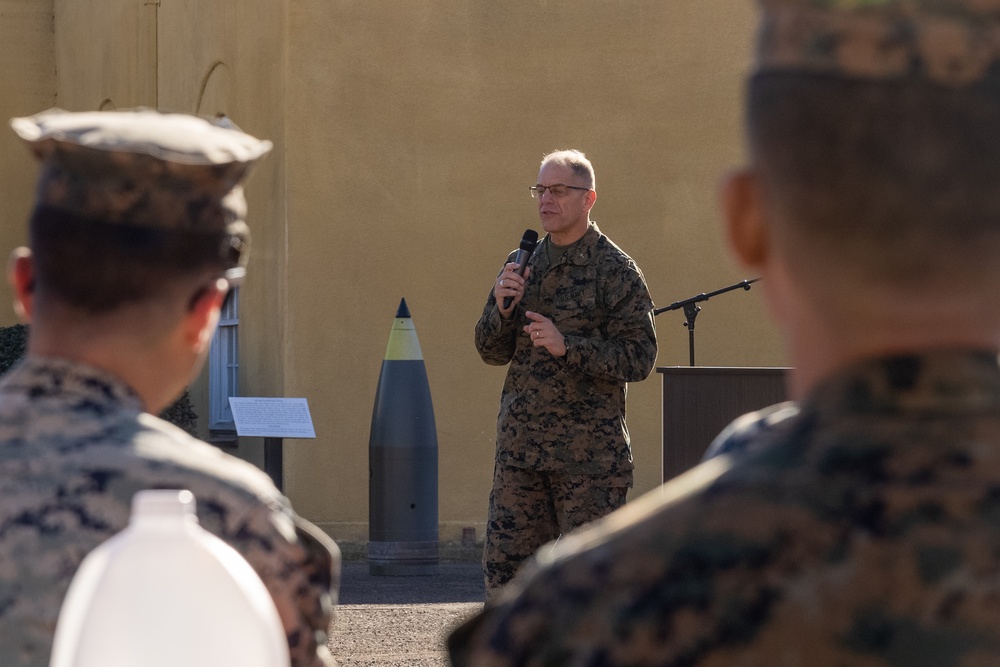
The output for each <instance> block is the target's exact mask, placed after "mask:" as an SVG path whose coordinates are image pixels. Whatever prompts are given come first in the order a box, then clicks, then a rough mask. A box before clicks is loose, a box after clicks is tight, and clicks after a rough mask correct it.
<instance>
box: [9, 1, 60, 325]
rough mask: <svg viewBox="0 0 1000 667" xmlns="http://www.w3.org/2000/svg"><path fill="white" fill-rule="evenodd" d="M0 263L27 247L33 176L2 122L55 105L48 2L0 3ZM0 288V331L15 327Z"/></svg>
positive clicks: (21, 147) (20, 148) (27, 156)
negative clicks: (17, 250) (27, 224)
mask: <svg viewBox="0 0 1000 667" xmlns="http://www.w3.org/2000/svg"><path fill="white" fill-rule="evenodd" d="M0 64H2V66H0V193H2V195H0V258H2V260H0V261H3V263H4V265H6V261H7V255H8V253H10V251H11V249H13V248H15V247H16V246H19V245H22V244H24V243H25V242H26V241H27V228H26V223H25V221H26V218H27V216H28V211H29V210H30V208H31V200H32V194H33V192H34V180H35V175H36V173H37V171H36V169H35V165H34V159H33V158H32V157H31V154H30V153H29V152H28V150H27V149H26V148H25V147H24V145H23V144H22V143H21V141H20V140H19V139H18V138H17V137H16V136H15V134H14V133H13V132H12V131H11V130H10V129H9V128H8V127H7V124H6V120H7V119H8V118H12V117H15V116H27V115H30V114H33V113H35V112H36V111H39V110H41V109H46V108H48V107H51V106H53V105H54V104H55V101H56V92H55V91H56V81H55V75H56V63H55V50H54V32H53V29H52V0H0ZM0 282H2V284H0V326H10V325H12V324H16V323H17V317H16V316H15V315H14V311H13V310H12V309H11V308H10V303H11V301H12V294H11V291H10V289H9V288H8V287H7V281H6V279H4V280H3V281H0Z"/></svg>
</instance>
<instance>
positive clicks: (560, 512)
mask: <svg viewBox="0 0 1000 667" xmlns="http://www.w3.org/2000/svg"><path fill="white" fill-rule="evenodd" d="M594 186H595V182H594V170H593V167H592V166H591V164H590V161H589V160H587V158H586V156H584V155H583V153H580V152H579V151H559V152H556V153H552V154H550V155H547V156H546V157H545V158H544V159H543V160H542V166H541V170H540V171H539V173H538V184H537V185H535V186H533V187H532V188H531V192H532V195H533V196H535V197H536V198H537V201H538V213H539V217H540V218H541V221H542V227H543V228H544V230H545V231H546V232H548V234H547V235H546V236H545V237H544V238H543V239H542V241H541V242H540V243H539V244H538V246H537V248H536V249H535V252H534V254H533V255H532V256H531V259H530V260H529V261H528V266H527V267H526V270H525V272H524V275H523V276H521V275H518V271H517V269H518V268H519V267H518V265H517V264H515V263H513V259H514V255H513V254H512V255H511V257H510V258H508V261H507V264H506V265H505V266H504V267H503V270H502V271H501V272H500V275H498V276H497V279H496V283H495V285H494V287H493V290H492V291H491V292H490V295H489V298H488V299H487V301H486V307H485V308H484V309H483V315H482V317H481V318H480V319H479V322H478V323H477V324H476V347H477V348H478V350H479V354H480V356H482V358H483V361H485V362H486V363H488V364H493V365H497V366H500V365H504V364H508V363H509V364H510V368H509V370H508V371H507V379H506V381H505V382H504V386H503V392H502V393H501V396H500V415H499V417H498V420H497V443H496V465H495V468H494V477H493V491H492V492H491V493H490V504H489V518H488V522H487V524H486V544H485V548H484V550H483V572H484V577H485V581H486V599H487V602H489V601H491V600H492V599H494V598H495V596H496V594H497V592H498V591H499V590H500V587H501V586H503V585H504V584H506V583H507V582H508V581H510V580H511V579H512V578H513V576H514V574H515V572H516V571H517V569H518V567H519V566H520V565H521V563H522V562H523V561H525V560H526V559H527V558H528V557H530V556H531V554H533V553H534V552H535V550H536V549H538V548H539V547H540V546H542V545H543V544H545V543H546V542H549V541H551V540H554V539H556V538H557V537H559V536H560V535H562V534H564V533H566V532H567V531H569V530H571V529H573V528H576V527H577V526H580V525H582V524H584V523H586V522H588V521H591V520H593V519H596V518H599V517H601V516H604V515H605V514H608V513H609V512H611V511H612V510H614V509H617V508H618V507H621V506H622V505H623V504H624V503H625V495H626V493H627V491H628V488H629V487H631V486H632V454H631V451H630V449H629V438H628V430H627V429H626V427H625V384H626V383H627V382H638V381H640V380H643V379H645V378H646V376H648V375H649V373H650V371H652V369H653V364H654V362H655V360H656V334H655V331H654V328H653V315H652V309H653V302H652V299H650V296H649V291H648V290H647V289H646V282H645V280H644V279H643V277H642V273H641V272H640V271H639V267H638V266H636V264H635V262H634V261H632V259H631V258H630V257H629V256H628V255H626V254H625V253H624V252H623V251H622V250H621V249H620V248H618V246H616V245H615V244H614V243H612V242H611V240H610V239H609V238H608V237H607V236H605V235H604V234H602V233H601V230H599V229H598V228H597V225H596V224H595V223H593V222H591V220H590V210H591V208H593V206H594V202H595V201H596V200H597V192H596V191H595V190H594ZM506 297H511V299H512V301H511V303H510V306H509V307H508V308H504V307H503V305H504V300H505V298H506Z"/></svg>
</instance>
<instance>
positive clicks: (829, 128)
mask: <svg viewBox="0 0 1000 667" xmlns="http://www.w3.org/2000/svg"><path fill="white" fill-rule="evenodd" d="M748 97H749V99H748V104H747V125H748V135H749V138H750V150H751V153H752V156H753V162H754V165H755V167H756V169H757V171H758V173H759V175H760V177H761V179H762V182H763V183H764V187H765V189H766V190H767V191H768V192H770V193H771V194H772V195H773V196H772V200H773V201H774V202H775V203H776V207H777V209H778V212H779V217H781V218H783V223H782V224H784V225H785V227H786V228H787V229H788V230H789V231H790V233H791V234H795V235H796V238H798V239H804V240H805V241H806V242H807V243H808V244H809V246H810V247H809V249H810V250H812V249H820V250H821V251H822V252H824V253H827V254H830V255H833V256H834V257H835V258H837V259H839V260H844V262H847V264H844V262H841V263H842V264H843V265H845V266H846V265H854V266H857V267H858V268H859V270H861V271H862V272H864V273H866V274H867V275H871V276H874V277H877V278H879V279H886V280H889V281H890V282H897V283H898V282H899V281H906V280H910V279H912V278H914V277H919V276H924V275H926V274H927V273H928V272H931V271H937V272H938V273H941V272H943V271H947V270H948V268H949V266H952V267H953V266H956V260H957V259H958V258H961V260H962V261H963V262H978V263H979V264H978V265H979V266H987V264H983V262H992V263H996V261H997V260H996V252H997V249H998V248H1000V129H998V128H1000V86H998V85H997V84H996V83H992V84H985V83H984V84H980V85H979V86H977V87H975V88H968V89H961V88H951V87H947V86H941V85H935V84H931V83H928V82H926V81H924V80H916V79H914V80H902V81H894V82H885V81H862V80H850V79H844V78H838V77H835V76H824V75H816V74H802V73H775V72H772V73H764V74H758V75H756V76H755V77H753V79H752V80H751V81H750V84H749V91H748ZM958 266H963V265H961V264H959V265H958Z"/></svg>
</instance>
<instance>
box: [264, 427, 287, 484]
mask: <svg viewBox="0 0 1000 667" xmlns="http://www.w3.org/2000/svg"><path fill="white" fill-rule="evenodd" d="M281 445H282V439H281V438H264V472H266V473H267V474H268V475H269V476H270V477H271V481H272V482H274V485H275V486H276V487H278V491H281V492H282V493H284V492H285V485H284V477H285V473H284V467H283V462H282V451H281V449H282V447H281Z"/></svg>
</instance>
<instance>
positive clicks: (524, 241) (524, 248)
mask: <svg viewBox="0 0 1000 667" xmlns="http://www.w3.org/2000/svg"><path fill="white" fill-rule="evenodd" d="M536 245H538V232H536V231H535V230H534V229H525V230H524V236H522V237H521V245H519V246H518V248H517V254H516V255H514V263H515V264H518V265H519V267H518V269H517V275H519V276H523V275H524V270H525V269H527V268H528V260H529V259H531V253H533V252H535V246H536ZM513 301H514V297H512V296H507V297H504V300H503V309H504V310H507V309H508V308H510V304H511V302H513Z"/></svg>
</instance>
